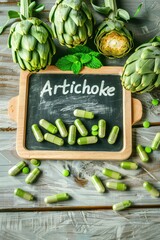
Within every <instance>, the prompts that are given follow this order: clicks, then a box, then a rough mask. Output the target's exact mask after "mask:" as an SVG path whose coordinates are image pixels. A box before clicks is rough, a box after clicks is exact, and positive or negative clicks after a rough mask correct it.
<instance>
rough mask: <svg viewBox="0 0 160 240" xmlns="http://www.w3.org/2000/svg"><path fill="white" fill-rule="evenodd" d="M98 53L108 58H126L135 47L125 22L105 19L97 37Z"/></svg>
mask: <svg viewBox="0 0 160 240" xmlns="http://www.w3.org/2000/svg"><path fill="white" fill-rule="evenodd" d="M94 42H95V45H96V46H97V49H98V51H99V52H100V53H101V54H103V55H104V56H106V57H108V58H121V57H124V56H125V55H126V54H127V53H128V52H129V51H130V50H131V49H132V47H133V38H132V35H131V33H130V32H129V31H128V30H127V28H126V27H125V25H124V22H123V21H120V20H117V19H116V18H115V19H109V18H107V19H105V20H104V21H103V22H102V24H101V25H100V26H99V27H98V30H97V33H96V36H95V40H94Z"/></svg>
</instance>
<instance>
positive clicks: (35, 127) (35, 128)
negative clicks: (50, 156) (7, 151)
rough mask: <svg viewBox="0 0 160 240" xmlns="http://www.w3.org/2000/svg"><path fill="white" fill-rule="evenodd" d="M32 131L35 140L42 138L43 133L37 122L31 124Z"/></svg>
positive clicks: (38, 140)
mask: <svg viewBox="0 0 160 240" xmlns="http://www.w3.org/2000/svg"><path fill="white" fill-rule="evenodd" d="M32 132H33V135H34V137H35V139H36V140H37V142H42V141H43V140H44V137H43V134H42V132H41V130H40V128H39V127H38V125H37V124H33V125H32Z"/></svg>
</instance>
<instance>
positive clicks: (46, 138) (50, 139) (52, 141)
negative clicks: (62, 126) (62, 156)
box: [44, 133, 64, 146]
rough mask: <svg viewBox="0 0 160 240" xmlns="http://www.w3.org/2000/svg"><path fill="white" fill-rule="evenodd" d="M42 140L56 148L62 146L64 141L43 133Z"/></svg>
mask: <svg viewBox="0 0 160 240" xmlns="http://www.w3.org/2000/svg"><path fill="white" fill-rule="evenodd" d="M44 139H45V140H46V141H47V142H50V143H54V144H56V145H58V146H63V144H64V140H63V139H62V138H59V137H57V136H55V135H53V134H51V133H45V134H44Z"/></svg>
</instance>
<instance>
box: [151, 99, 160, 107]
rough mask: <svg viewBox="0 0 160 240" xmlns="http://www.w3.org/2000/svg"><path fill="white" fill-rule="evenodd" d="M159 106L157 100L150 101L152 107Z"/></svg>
mask: <svg viewBox="0 0 160 240" xmlns="http://www.w3.org/2000/svg"><path fill="white" fill-rule="evenodd" d="M158 104H159V100H158V99H156V98H155V99H152V105H153V106H157V105H158Z"/></svg>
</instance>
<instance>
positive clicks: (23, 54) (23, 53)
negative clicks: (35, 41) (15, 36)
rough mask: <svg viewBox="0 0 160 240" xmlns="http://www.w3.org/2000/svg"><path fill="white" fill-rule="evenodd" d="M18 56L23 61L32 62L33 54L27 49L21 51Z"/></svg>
mask: <svg viewBox="0 0 160 240" xmlns="http://www.w3.org/2000/svg"><path fill="white" fill-rule="evenodd" d="M17 55H18V56H19V57H20V58H21V59H22V60H23V59H24V60H25V61H27V62H29V61H30V60H31V52H28V51H27V50H26V49H22V48H21V49H19V50H18V51H17Z"/></svg>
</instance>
